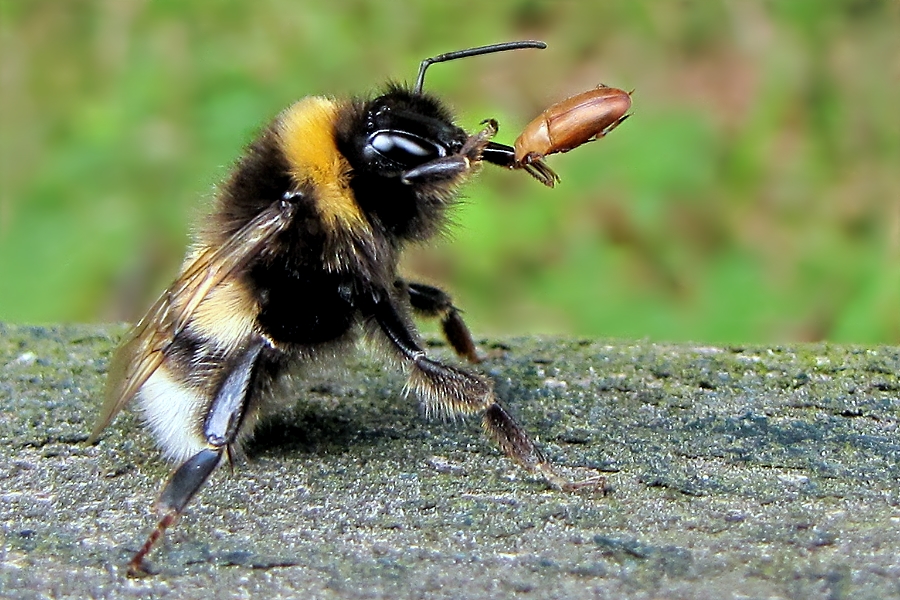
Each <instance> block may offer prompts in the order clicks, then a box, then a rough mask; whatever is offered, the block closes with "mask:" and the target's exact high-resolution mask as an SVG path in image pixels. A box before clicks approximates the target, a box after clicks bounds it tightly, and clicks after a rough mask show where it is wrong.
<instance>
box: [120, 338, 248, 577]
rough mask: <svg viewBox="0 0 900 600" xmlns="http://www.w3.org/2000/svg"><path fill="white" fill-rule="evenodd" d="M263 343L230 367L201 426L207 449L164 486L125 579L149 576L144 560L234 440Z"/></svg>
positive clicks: (242, 418)
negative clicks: (156, 516)
mask: <svg viewBox="0 0 900 600" xmlns="http://www.w3.org/2000/svg"><path fill="white" fill-rule="evenodd" d="M264 345H265V342H264V341H263V340H257V341H255V342H253V343H252V344H251V345H250V346H249V347H248V348H247V349H246V350H244V352H243V353H242V354H241V355H240V358H239V359H238V360H237V362H236V363H235V364H234V366H232V368H231V370H230V371H229V372H228V375H227V376H226V377H225V380H224V381H223V382H222V385H221V386H220V388H219V390H218V392H216V396H215V398H214V399H213V401H212V404H211V405H210V408H209V412H208V413H207V415H206V420H205V422H204V424H203V435H204V436H205V438H206V442H207V444H208V445H209V446H208V447H207V448H204V449H202V450H200V451H199V452H197V453H196V454H194V455H193V456H192V457H190V458H189V459H187V460H186V461H185V462H184V463H182V464H181V466H179V467H178V468H177V469H175V472H174V473H172V476H171V477H170V478H169V480H168V481H167V482H166V485H165V486H164V487H163V490H162V492H161V493H160V495H159V499H158V500H157V502H156V509H157V512H159V514H160V515H162V516H161V517H160V520H159V522H158V523H157V525H156V528H155V529H154V530H153V531H152V532H151V533H150V535H149V536H148V537H147V541H146V542H144V545H143V546H141V548H140V550H138V551H137V553H136V554H135V555H134V557H133V558H132V559H131V562H130V563H129V564H128V575H129V576H130V577H139V576H142V575H146V574H147V573H148V571H147V569H146V567H145V566H144V558H146V556H147V554H149V553H150V551H151V550H152V549H153V546H155V545H156V543H157V542H158V541H159V540H160V539H161V538H162V536H163V534H164V533H165V531H166V529H168V528H169V527H171V526H172V525H174V524H175V522H176V521H177V520H178V517H179V516H180V515H181V513H182V512H183V511H184V508H185V507H186V506H187V505H188V503H189V502H190V501H191V499H192V498H193V497H194V495H196V493H197V492H198V491H199V490H200V488H201V487H203V484H204V483H206V480H207V479H209V476H210V475H211V474H212V472H213V471H214V470H215V468H216V467H217V466H218V465H219V463H220V462H221V461H222V456H223V455H224V454H226V453H227V454H228V455H229V457H230V456H231V452H229V449H230V447H231V445H232V444H233V443H234V442H235V440H236V439H237V435H238V432H239V431H240V426H241V423H242V422H243V420H244V416H245V414H246V412H247V405H248V400H249V398H250V394H251V393H252V391H253V379H254V373H255V367H256V365H257V362H258V359H259V356H260V352H261V351H262V349H263V346H264Z"/></svg>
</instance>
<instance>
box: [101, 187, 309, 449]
mask: <svg viewBox="0 0 900 600" xmlns="http://www.w3.org/2000/svg"><path fill="white" fill-rule="evenodd" d="M295 206H296V204H294V203H292V202H289V201H288V200H287V199H284V200H279V201H277V202H274V203H272V204H271V205H270V206H269V207H268V208H266V210H264V211H262V212H261V213H260V214H259V215H257V216H256V217H255V218H254V219H253V220H252V221H250V222H249V223H247V224H246V225H244V226H243V227H242V228H241V229H239V230H238V231H237V232H236V233H235V234H234V235H232V236H231V237H230V238H229V239H228V240H227V241H226V242H225V243H224V244H222V245H221V246H218V247H216V248H206V249H205V250H203V251H202V252H200V253H199V254H198V255H197V256H196V257H195V258H194V259H193V260H192V261H191V262H190V263H189V264H188V265H187V266H185V268H184V270H183V271H182V273H181V275H179V276H178V279H176V280H175V282H174V283H173V284H172V285H171V286H170V287H169V288H168V289H167V290H166V291H165V292H163V293H162V295H161V296H160V297H159V299H157V301H156V302H155V303H154V304H153V306H152V307H151V308H150V310H149V311H148V312H147V314H146V315H145V316H144V318H143V319H141V320H140V322H139V323H138V324H137V325H135V326H134V328H133V329H132V330H131V331H129V332H128V334H127V335H126V336H125V339H124V341H123V342H122V344H121V345H120V346H119V348H118V349H117V350H116V352H115V354H114V355H113V357H112V360H111V361H110V365H109V375H108V376H107V383H106V392H105V398H104V402H103V409H102V410H101V411H100V415H99V416H98V417H97V422H96V424H95V425H94V430H93V431H92V432H91V435H90V437H89V438H88V441H89V442H90V443H93V442H94V441H96V439H97V437H98V436H99V435H100V432H101V431H103V429H104V428H105V427H106V426H107V425H109V423H110V422H111V421H112V420H113V418H114V417H115V416H116V415H117V414H118V413H119V411H120V410H122V407H123V406H125V404H127V403H128V401H129V400H131V398H133V397H134V395H135V394H137V392H138V390H140V389H141V387H142V386H143V385H144V383H146V382H147V379H149V378H150V376H151V375H153V373H154V372H155V371H156V369H157V368H159V365H161V364H162V362H163V360H165V356H166V350H167V349H168V348H169V346H170V345H171V344H172V341H173V340H174V339H175V338H176V336H178V334H179V333H181V331H182V330H183V329H184V327H185V326H186V325H187V324H188V323H189V322H190V320H191V317H192V315H193V314H194V311H196V310H197V307H198V306H200V304H201V303H202V302H203V300H204V299H205V298H206V297H207V296H208V295H209V292H210V291H211V290H212V289H213V288H215V287H216V286H217V285H219V284H220V283H222V282H223V281H225V280H226V279H227V278H228V277H229V276H230V275H232V274H233V273H235V272H236V271H238V270H240V269H242V268H244V267H246V266H247V264H248V263H249V262H250V261H251V260H252V259H254V258H256V257H258V256H259V254H260V252H261V251H263V249H264V248H265V246H266V244H267V243H268V242H270V241H271V240H272V239H273V238H274V237H275V236H276V235H278V234H279V233H280V232H282V231H284V230H285V229H286V228H287V226H288V225H289V224H290V222H291V218H292V217H293V215H294V207H295Z"/></svg>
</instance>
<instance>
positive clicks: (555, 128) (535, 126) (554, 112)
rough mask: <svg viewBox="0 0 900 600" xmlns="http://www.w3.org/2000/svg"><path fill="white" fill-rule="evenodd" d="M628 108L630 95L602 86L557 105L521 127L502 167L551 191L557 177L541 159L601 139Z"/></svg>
mask: <svg viewBox="0 0 900 600" xmlns="http://www.w3.org/2000/svg"><path fill="white" fill-rule="evenodd" d="M629 108H631V93H630V92H626V91H624V90H620V89H617V88H613V87H608V86H606V85H603V84H601V85H599V86H597V87H596V88H594V89H593V90H589V91H587V92H582V93H580V94H576V95H575V96H572V97H571V98H567V99H565V100H563V101H562V102H557V103H556V104H554V105H553V106H551V107H550V108H548V109H547V110H545V111H544V112H542V113H541V114H540V115H538V116H537V117H536V118H535V119H534V120H533V121H531V123H529V124H528V125H526V126H525V129H524V130H522V134H521V135H520V136H519V137H518V138H516V142H515V148H514V154H513V156H507V163H506V166H508V167H510V168H511V169H525V170H526V171H528V173H530V174H531V175H532V176H534V177H535V178H536V179H537V180H538V181H540V182H541V183H543V184H544V185H546V186H548V187H553V186H554V185H555V184H556V183H557V182H558V181H559V176H558V175H557V174H556V173H555V172H553V170H552V169H550V167H548V166H547V164H546V163H544V161H543V158H544V157H545V156H547V155H549V154H555V153H557V152H568V151H569V150H572V149H573V148H577V147H578V146H581V145H582V144H585V143H587V142H590V141H593V140H596V139H599V138H602V137H603V136H605V135H606V134H607V133H609V132H610V131H612V130H613V129H615V128H616V127H618V126H619V124H621V123H622V121H624V120H625V119H627V118H628V117H629V115H628V114H626V113H627V111H628V109H629ZM492 145H493V144H489V145H488V148H487V149H486V150H485V154H488V153H490V151H491V150H492V147H491V146H492ZM507 148H508V146H507ZM492 162H494V161H492Z"/></svg>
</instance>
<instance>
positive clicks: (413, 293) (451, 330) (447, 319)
mask: <svg viewBox="0 0 900 600" xmlns="http://www.w3.org/2000/svg"><path fill="white" fill-rule="evenodd" d="M394 285H395V286H396V287H397V288H398V289H401V290H405V292H406V293H407V294H408V295H409V303H410V306H412V308H413V310H414V311H416V313H418V314H420V315H422V316H425V317H432V318H435V317H437V318H439V319H440V320H441V328H442V329H443V331H444V337H445V338H446V340H447V342H448V343H449V344H450V346H451V347H452V348H453V350H454V351H455V352H456V353H457V354H458V355H459V356H461V357H463V358H465V359H466V360H468V361H469V362H472V363H478V362H481V357H479V356H478V350H477V349H476V347H475V341H474V340H473V339H472V334H471V332H470V331H469V328H468V327H466V323H465V322H464V321H463V319H462V316H460V314H459V313H460V311H459V309H458V308H456V307H455V306H454V305H453V300H452V299H451V298H450V295H449V294H448V293H447V292H445V291H443V290H441V289H439V288H436V287H433V286H430V285H425V284H424V283H412V282H406V281H403V280H402V279H398V280H397V281H396V282H395V283H394Z"/></svg>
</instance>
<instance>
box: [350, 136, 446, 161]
mask: <svg viewBox="0 0 900 600" xmlns="http://www.w3.org/2000/svg"><path fill="white" fill-rule="evenodd" d="M367 145H368V146H369V148H371V149H372V150H374V151H375V152H376V153H378V154H379V155H381V156H382V157H384V158H386V159H388V160H390V161H391V162H394V163H397V164H400V165H404V166H414V165H420V164H422V163H425V162H428V161H430V160H433V159H435V158H440V157H442V156H446V154H447V150H446V148H444V147H443V146H441V145H439V144H436V143H434V142H433V141H430V140H427V139H425V138H422V137H419V136H417V135H413V134H410V133H407V132H402V131H376V132H375V133H373V134H372V135H371V136H370V137H369V140H368V142H367Z"/></svg>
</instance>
